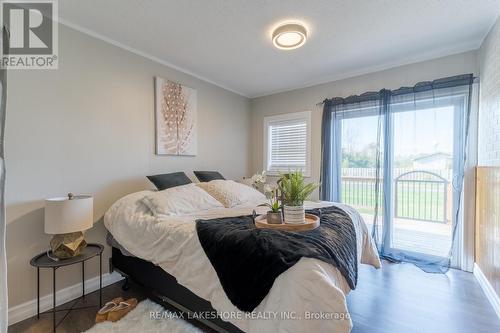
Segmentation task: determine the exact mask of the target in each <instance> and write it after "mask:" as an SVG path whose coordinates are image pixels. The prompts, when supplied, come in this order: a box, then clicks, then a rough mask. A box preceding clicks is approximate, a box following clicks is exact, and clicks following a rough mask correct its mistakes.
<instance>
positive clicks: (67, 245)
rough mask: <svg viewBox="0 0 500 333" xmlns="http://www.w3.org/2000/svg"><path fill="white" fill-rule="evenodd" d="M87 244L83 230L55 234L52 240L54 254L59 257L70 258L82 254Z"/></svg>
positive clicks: (51, 246)
mask: <svg viewBox="0 0 500 333" xmlns="http://www.w3.org/2000/svg"><path fill="white" fill-rule="evenodd" d="M86 246H87V242H85V239H84V238H83V232H81V231H77V232H71V233H68V234H59V235H54V236H53V237H52V239H51V240H50V248H51V249H52V255H54V256H55V257H56V258H59V259H68V258H72V257H75V256H77V255H79V254H80V251H81V250H83V249H84V248H85V247H86Z"/></svg>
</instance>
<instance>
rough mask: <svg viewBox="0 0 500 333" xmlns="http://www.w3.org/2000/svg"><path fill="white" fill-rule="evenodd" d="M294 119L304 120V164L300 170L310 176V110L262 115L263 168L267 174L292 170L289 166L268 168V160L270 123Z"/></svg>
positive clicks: (274, 174) (305, 175)
mask: <svg viewBox="0 0 500 333" xmlns="http://www.w3.org/2000/svg"><path fill="white" fill-rule="evenodd" d="M294 120H305V122H306V166H305V169H304V170H302V171H303V174H304V177H311V146H312V145H311V125H312V123H311V111H301V112H293V113H284V114H279V115H275V116H266V117H264V131H263V132H264V133H263V145H264V149H263V155H264V156H263V157H264V158H263V170H264V171H265V172H266V174H267V175H269V176H278V175H279V172H282V173H286V172H288V171H293V170H294V169H293V168H292V167H290V169H287V170H269V160H270V153H271V152H270V149H269V142H270V135H271V133H270V130H269V129H270V125H271V124H273V123H279V122H288V121H294Z"/></svg>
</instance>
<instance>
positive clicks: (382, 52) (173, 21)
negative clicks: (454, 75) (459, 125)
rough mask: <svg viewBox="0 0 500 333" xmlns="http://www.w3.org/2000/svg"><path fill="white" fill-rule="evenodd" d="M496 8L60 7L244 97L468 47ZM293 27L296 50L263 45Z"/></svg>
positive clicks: (237, 2)
mask: <svg viewBox="0 0 500 333" xmlns="http://www.w3.org/2000/svg"><path fill="white" fill-rule="evenodd" d="M499 13H500V0H307V1H306V0H267V1H266V0H176V1H173V0H85V1H82V0H64V1H59V15H60V17H61V19H62V20H61V21H62V23H66V24H68V25H70V26H73V27H80V28H83V29H86V30H87V32H90V33H92V34H94V35H99V36H101V37H103V38H106V39H109V40H113V41H115V42H117V43H119V44H121V45H125V46H127V47H129V48H131V49H135V50H140V52H142V53H143V54H145V55H148V56H150V57H154V58H156V59H159V60H161V61H162V62H164V63H168V64H171V65H172V66H174V67H176V68H178V69H181V70H183V71H185V72H188V73H191V74H194V75H195V76H197V77H200V78H203V79H205V80H207V81H210V82H213V83H215V84H217V85H219V86H222V87H225V88H227V89H229V90H232V91H235V92H238V93H240V94H241V95H244V96H248V97H255V96H262V95H267V94H271V93H275V92H279V91H285V90H290V89H295V88H300V87H305V86H310V85H314V84H318V83H323V82H328V81H332V80H336V79H340V78H345V77H349V76H355V75H359V74H364V73H368V72H373V71H377V70H381V69H385V68H390V67H394V66H398V65H402V64H407V63H412V62H417V61H423V60H427V59H431V58H437V57H441V56H446V55H449V54H454V53H459V52H463V51H467V50H472V49H476V48H478V47H479V45H480V43H481V41H482V40H483V38H484V37H485V35H486V34H487V32H488V30H489V29H490V28H491V26H492V24H493V23H494V22H495V19H496V18H497V16H498V14H499ZM285 20H299V21H302V22H304V23H305V25H306V26H307V28H308V30H309V38H308V41H307V43H306V44H305V45H304V46H303V47H302V48H300V49H297V50H293V51H281V50H277V49H275V48H274V47H273V45H272V43H271V30H272V28H273V26H275V25H276V24H277V23H280V22H282V21H285Z"/></svg>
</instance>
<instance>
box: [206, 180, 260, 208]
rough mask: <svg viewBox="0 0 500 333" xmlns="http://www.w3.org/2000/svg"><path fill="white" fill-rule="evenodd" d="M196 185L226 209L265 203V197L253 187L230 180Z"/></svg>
mask: <svg viewBox="0 0 500 333" xmlns="http://www.w3.org/2000/svg"><path fill="white" fill-rule="evenodd" d="M197 185H198V186H199V187H201V188H202V189H204V190H205V191H207V192H208V194H210V195H211V196H212V197H214V198H215V199H217V200H218V201H220V202H221V203H222V204H223V205H224V207H226V208H231V207H234V206H237V205H241V204H245V203H256V204H260V203H264V202H265V201H266V196H265V195H264V194H262V193H260V192H259V191H257V190H256V189H254V188H253V187H250V186H248V185H245V184H241V183H237V182H235V181H232V180H212V181H210V182H207V183H198V184H197Z"/></svg>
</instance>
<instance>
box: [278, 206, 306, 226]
mask: <svg viewBox="0 0 500 333" xmlns="http://www.w3.org/2000/svg"><path fill="white" fill-rule="evenodd" d="M283 211H284V213H285V223H290V224H301V223H305V222H306V211H305V209H304V205H302V206H287V205H285V206H284V207H283Z"/></svg>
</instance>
